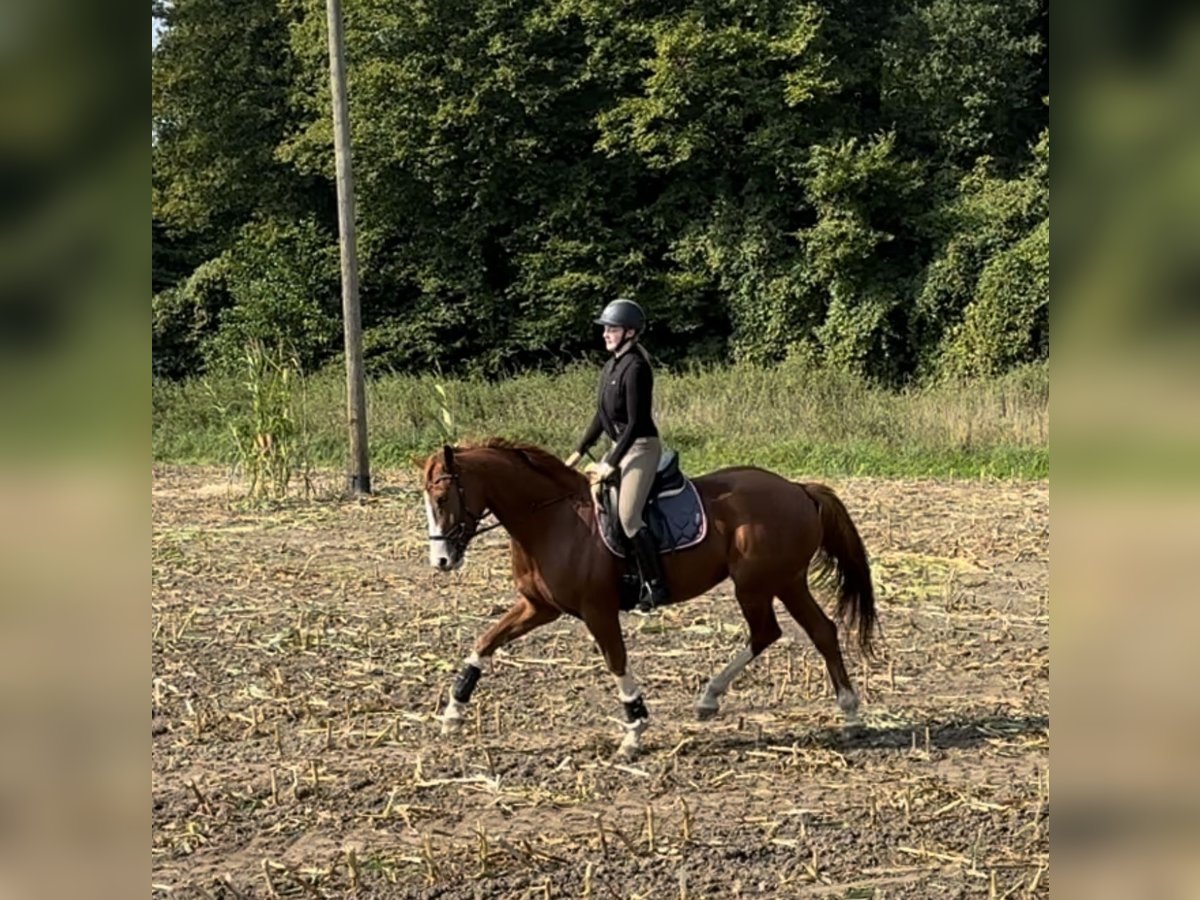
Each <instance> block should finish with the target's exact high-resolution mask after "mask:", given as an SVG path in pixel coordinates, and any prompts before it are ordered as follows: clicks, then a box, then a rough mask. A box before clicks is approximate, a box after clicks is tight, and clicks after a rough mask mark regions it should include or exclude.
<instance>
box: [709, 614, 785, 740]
mask: <svg viewBox="0 0 1200 900" xmlns="http://www.w3.org/2000/svg"><path fill="white" fill-rule="evenodd" d="M737 601H738V605H739V606H740V607H741V608H742V615H743V616H744V617H745V619H746V624H747V625H749V626H750V643H749V644H748V645H747V646H745V647H743V648H742V649H741V650H739V651H738V654H737V656H735V657H734V658H733V659H732V660H731V661H730V663H729V665H727V666H726V667H725V668H724V669H722V670H721V671H720V672H718V673H717V674H716V675H714V676H713V677H712V678H711V679H709V682H708V684H707V685H705V687H704V690H703V691H702V692H701V693H700V697H699V698H698V699H697V700H696V717H697V718H698V719H701V720H704V719H711V718H713V716H715V715H716V714H717V713H718V712H719V711H720V709H721V697H722V696H723V695H724V694H725V692H726V691H727V690H729V685H730V684H732V683H733V680H734V679H735V678H737V676H738V675H740V674H741V673H742V670H743V669H745V668H746V666H748V665H749V664H750V663H751V662H752V661H753V660H754V659H756V658H757V657H758V655H759V654H761V653H762V652H763V651H764V650H766V649H767V648H768V647H770V646H771V645H772V644H773V643H775V642H776V641H777V640H779V638H780V636H781V635H782V634H783V632H782V631H781V630H780V628H779V620H778V619H777V618H775V608H774V606H773V605H772V597H771V594H770V593H765V592H752V591H745V590H738V591H737Z"/></svg>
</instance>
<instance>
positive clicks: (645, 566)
mask: <svg viewBox="0 0 1200 900" xmlns="http://www.w3.org/2000/svg"><path fill="white" fill-rule="evenodd" d="M630 541H631V543H632V544H633V556H634V559H636V560H637V565H638V569H639V570H640V571H641V573H642V581H643V582H644V584H645V588H644V590H643V591H642V596H641V598H640V599H639V600H638V604H637V611H638V612H640V613H643V614H645V613H649V612H652V611H653V610H654V608H655V607H656V606H662V605H663V604H665V603H666V602H667V600H668V599H669V595H668V593H667V583H666V581H664V580H663V572H662V559H661V558H660V557H659V555H658V548H657V547H656V546H654V538H653V537H652V536H651V534H650V529H649V528H641V529H639V530H638V533H637V534H635V535H634V536H633V537H632V538H630Z"/></svg>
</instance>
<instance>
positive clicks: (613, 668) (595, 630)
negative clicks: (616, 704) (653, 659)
mask: <svg viewBox="0 0 1200 900" xmlns="http://www.w3.org/2000/svg"><path fill="white" fill-rule="evenodd" d="M583 618H584V623H585V624H586V625H587V627H588V631H590V632H591V634H592V637H593V638H595V639H596V643H597V644H599V645H600V652H601V654H603V656H604V662H605V664H606V665H607V666H608V671H609V672H610V673H611V674H612V676H613V678H614V679H615V680H616V682H617V697H618V698H619V699H620V701H621V704H622V706H623V707H624V710H625V723H624V724H625V734H624V736H623V737H622V738H621V744H620V746H619V747H618V748H617V754H618V755H619V756H622V757H624V758H625V759H632V758H633V757H634V756H636V755H637V754H638V752H639V751H640V750H641V749H642V734H643V733H644V732H645V731H646V728H647V727H648V726H649V725H650V713H649V711H648V710H647V709H646V701H645V700H643V699H642V692H641V689H640V688H639V687H638V684H637V681H636V680H634V677H633V673H631V672H630V671H629V668H628V658H627V656H626V653H625V636H624V635H623V634H622V633H621V622H620V620H619V619H618V618H617V606H616V604H615V603H614V604H612V607H611V609H606V610H603V611H593V610H585V611H584V617H583Z"/></svg>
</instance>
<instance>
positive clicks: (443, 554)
mask: <svg viewBox="0 0 1200 900" xmlns="http://www.w3.org/2000/svg"><path fill="white" fill-rule="evenodd" d="M425 518H426V519H427V520H428V521H429V535H430V537H429V564H430V565H431V566H433V567H434V568H435V569H440V568H441V566H439V565H438V562H439V560H449V559H450V544H449V543H448V542H447V541H445V540H441V539H438V538H435V537H433V535H435V534H441V533H442V527H441V526H440V525H439V524H438V521H437V517H436V516H434V514H433V504H432V503H431V502H430V501H429V492H428V491H426V492H425Z"/></svg>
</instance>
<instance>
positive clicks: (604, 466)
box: [592, 462, 617, 481]
mask: <svg viewBox="0 0 1200 900" xmlns="http://www.w3.org/2000/svg"><path fill="white" fill-rule="evenodd" d="M616 472H617V470H616V468H614V467H613V465H612V463H609V462H600V463H597V464H596V468H595V469H593V470H592V477H593V478H595V479H596V481H608V480H609V479H610V478H612V477H613V475H615V474H616Z"/></svg>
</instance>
